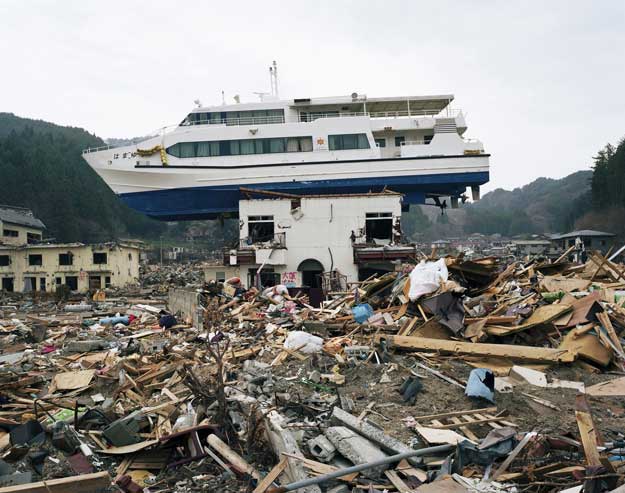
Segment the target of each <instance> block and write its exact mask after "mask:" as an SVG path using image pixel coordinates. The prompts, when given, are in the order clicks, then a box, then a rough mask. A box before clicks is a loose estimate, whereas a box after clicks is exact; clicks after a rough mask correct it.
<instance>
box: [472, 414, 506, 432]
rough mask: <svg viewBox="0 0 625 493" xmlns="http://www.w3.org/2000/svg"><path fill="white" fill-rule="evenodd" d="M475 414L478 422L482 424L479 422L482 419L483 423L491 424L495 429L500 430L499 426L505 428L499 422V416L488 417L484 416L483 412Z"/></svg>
mask: <svg viewBox="0 0 625 493" xmlns="http://www.w3.org/2000/svg"><path fill="white" fill-rule="evenodd" d="M474 416H475V417H476V418H477V419H476V420H475V423H476V424H480V423H479V422H480V421H481V422H482V423H484V424H487V425H488V426H490V427H491V428H492V429H493V430H498V429H499V428H503V426H501V425H500V424H499V423H497V421H499V419H498V418H495V419H488V418H487V417H486V416H484V415H483V414H481V413H475V414H474Z"/></svg>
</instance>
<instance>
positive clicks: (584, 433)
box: [575, 394, 601, 466]
mask: <svg viewBox="0 0 625 493" xmlns="http://www.w3.org/2000/svg"><path fill="white" fill-rule="evenodd" d="M575 419H576V420H577V427H578V428H579V434H580V436H581V439H582V446H583V447H584V454H585V455H586V462H588V465H589V466H600V465H601V458H600V457H599V451H598V450H597V446H598V445H599V444H600V440H599V437H598V435H597V430H596V428H595V424H594V422H593V420H592V414H591V412H590V406H589V405H588V401H587V400H586V396H585V395H584V394H578V395H577V396H576V397H575Z"/></svg>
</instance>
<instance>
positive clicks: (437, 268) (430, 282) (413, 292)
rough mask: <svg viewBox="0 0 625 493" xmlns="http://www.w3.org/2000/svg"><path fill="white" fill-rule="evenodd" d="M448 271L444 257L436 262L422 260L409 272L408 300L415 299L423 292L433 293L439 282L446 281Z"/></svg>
mask: <svg viewBox="0 0 625 493" xmlns="http://www.w3.org/2000/svg"><path fill="white" fill-rule="evenodd" d="M447 277H448V272H447V265H446V264H445V259H444V258H442V259H440V260H437V261H436V262H426V261H425V260H422V261H421V262H420V263H419V264H418V265H416V266H415V268H414V269H412V272H411V273H410V291H409V292H408V297H409V298H410V301H415V300H416V299H417V298H419V297H421V296H423V295H424V294H429V293H433V292H434V291H436V290H437V289H438V287H439V286H440V284H441V282H445V281H447Z"/></svg>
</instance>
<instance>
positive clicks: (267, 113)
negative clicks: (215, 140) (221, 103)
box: [181, 109, 284, 125]
mask: <svg viewBox="0 0 625 493" xmlns="http://www.w3.org/2000/svg"><path fill="white" fill-rule="evenodd" d="M252 119H254V120H253V121H254V123H284V110H282V109H280V110H254V111H217V112H209V113H190V114H189V115H187V117H186V118H185V119H184V121H183V122H182V123H181V125H201V124H206V123H213V124H214V123H226V124H228V123H232V124H237V123H240V120H243V121H244V122H245V121H246V120H250V121H251V120H252Z"/></svg>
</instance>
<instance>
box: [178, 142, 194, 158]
mask: <svg viewBox="0 0 625 493" xmlns="http://www.w3.org/2000/svg"><path fill="white" fill-rule="evenodd" d="M179 145H180V157H195V142H179Z"/></svg>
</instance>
